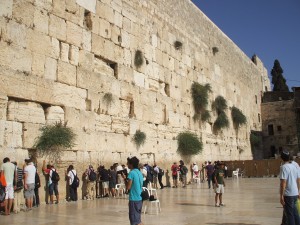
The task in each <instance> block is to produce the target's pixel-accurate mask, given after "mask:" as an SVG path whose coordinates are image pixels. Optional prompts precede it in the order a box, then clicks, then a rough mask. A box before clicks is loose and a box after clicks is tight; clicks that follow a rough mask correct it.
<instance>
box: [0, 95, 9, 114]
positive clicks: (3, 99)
mask: <svg viewBox="0 0 300 225" xmlns="http://www.w3.org/2000/svg"><path fill="white" fill-rule="evenodd" d="M7 101H8V98H7V96H6V95H5V94H3V93H1V92H0V120H6V114H7Z"/></svg>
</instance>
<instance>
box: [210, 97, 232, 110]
mask: <svg viewBox="0 0 300 225" xmlns="http://www.w3.org/2000/svg"><path fill="white" fill-rule="evenodd" d="M212 107H213V109H214V110H216V111H217V113H218V114H220V113H221V112H224V111H225V110H226V109H227V107H228V106H227V101H226V99H225V98H224V97H223V96H220V95H219V96H218V97H216V99H215V101H214V102H213V104H212Z"/></svg>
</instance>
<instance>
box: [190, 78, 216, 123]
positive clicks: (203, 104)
mask: <svg viewBox="0 0 300 225" xmlns="http://www.w3.org/2000/svg"><path fill="white" fill-rule="evenodd" d="M191 89H192V90H191V92H192V98H193V106H194V110H195V115H194V117H193V118H194V120H195V121H197V120H200V119H201V121H203V122H204V121H208V120H209V119H210V113H209V111H208V110H207V109H206V108H207V105H208V97H209V92H211V86H210V84H205V85H201V84H199V83H198V82H194V83H193V84H192V88H191Z"/></svg>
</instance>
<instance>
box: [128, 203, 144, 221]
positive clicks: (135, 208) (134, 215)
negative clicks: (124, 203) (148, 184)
mask: <svg viewBox="0 0 300 225" xmlns="http://www.w3.org/2000/svg"><path fill="white" fill-rule="evenodd" d="M142 207H143V201H129V220H130V225H138V224H140V223H141V222H142V220H141V215H142Z"/></svg>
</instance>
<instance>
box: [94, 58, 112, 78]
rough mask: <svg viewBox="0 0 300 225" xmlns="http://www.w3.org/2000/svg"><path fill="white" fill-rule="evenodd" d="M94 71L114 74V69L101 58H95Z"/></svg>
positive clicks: (109, 74)
mask: <svg viewBox="0 0 300 225" xmlns="http://www.w3.org/2000/svg"><path fill="white" fill-rule="evenodd" d="M94 72H96V73H101V74H105V75H108V76H114V70H113V68H111V67H110V66H109V65H107V63H106V62H104V61H103V60H102V59H100V58H95V59H94Z"/></svg>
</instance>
